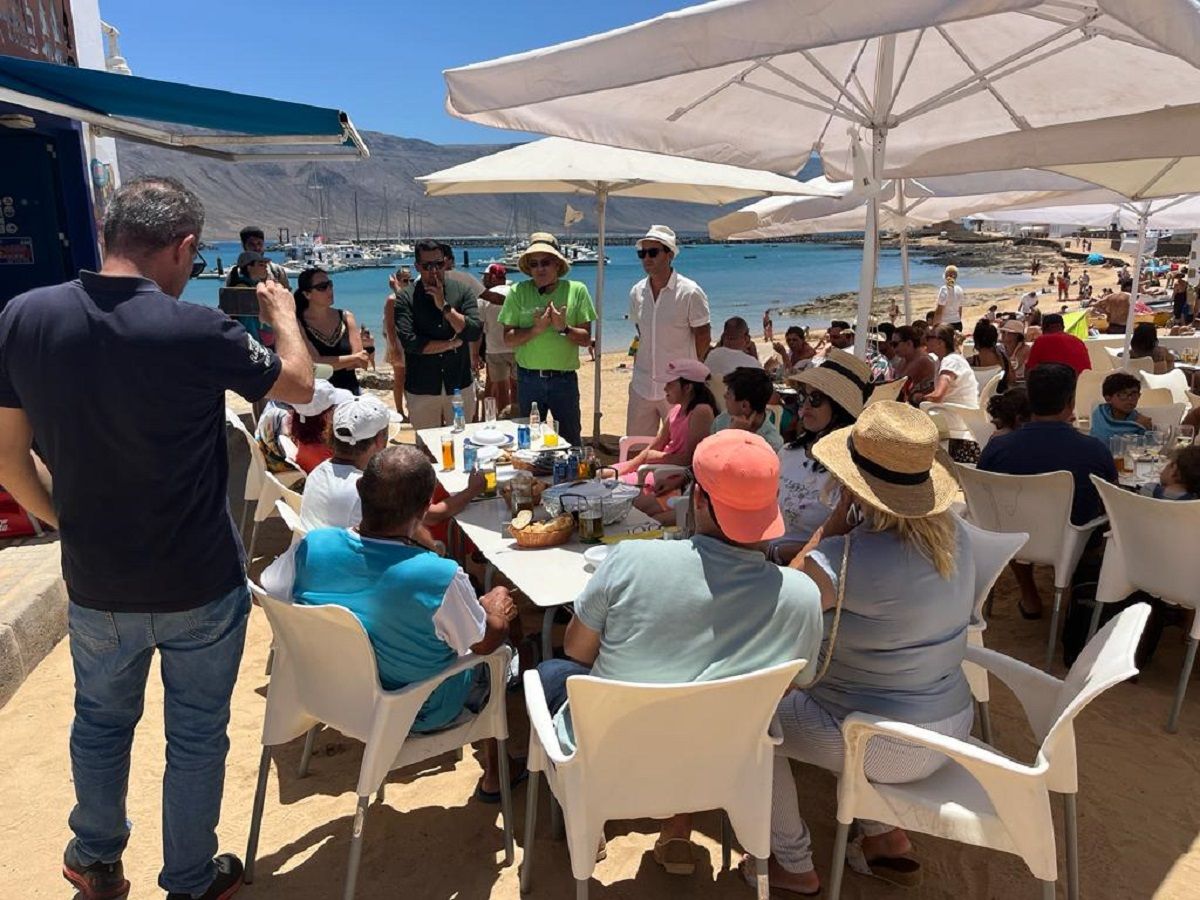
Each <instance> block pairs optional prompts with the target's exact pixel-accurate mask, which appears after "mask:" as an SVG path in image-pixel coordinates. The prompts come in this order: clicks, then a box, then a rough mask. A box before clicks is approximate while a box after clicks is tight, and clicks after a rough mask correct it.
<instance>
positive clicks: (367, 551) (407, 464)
mask: <svg viewBox="0 0 1200 900" xmlns="http://www.w3.org/2000/svg"><path fill="white" fill-rule="evenodd" d="M435 483H436V479H435V476H434V473H433V466H432V465H430V463H429V462H428V460H426V458H425V457H424V455H422V453H421V451H420V450H418V449H417V448H416V447H412V446H400V447H388V448H387V449H385V450H382V451H380V452H379V453H377V454H375V456H374V457H373V458H372V459H371V461H370V462H369V463H368V464H367V468H366V470H365V471H364V472H363V475H362V478H360V479H359V481H358V493H359V497H360V499H361V500H362V521H361V522H360V524H359V526H358V528H357V529H354V528H319V529H317V530H315V531H310V532H309V533H308V536H307V537H306V538H305V539H304V540H302V541H300V542H299V543H298V544H296V545H295V546H293V547H292V548H291V549H289V550H288V551H287V552H286V553H285V554H283V555H282V556H280V557H279V559H277V560H276V561H275V562H273V563H272V564H271V565H270V566H269V567H268V568H267V570H266V571H264V572H263V575H262V584H263V587H264V588H265V589H266V590H267V592H268V593H270V594H273V595H274V596H276V597H279V598H281V599H288V598H291V600H292V601H293V602H294V603H297V604H307V605H312V606H321V605H325V604H334V605H337V606H342V607H345V608H346V609H348V610H350V612H352V613H354V615H355V617H356V618H357V619H358V620H359V621H360V622H361V623H362V626H363V629H364V630H365V631H366V632H367V637H368V639H369V640H370V641H371V647H372V648H373V649H374V651H375V663H376V665H377V667H378V670H379V683H380V685H381V686H382V687H383V689H384V690H388V691H394V690H398V689H400V688H402V687H405V686H406V685H409V684H413V683H414V682H418V681H424V680H426V679H429V678H433V677H434V676H436V675H437V674H438V673H439V672H442V671H444V670H445V669H447V668H448V667H449V666H450V665H452V664H453V663H454V661H455V660H457V659H458V658H459V657H460V656H464V655H466V654H467V653H476V654H478V655H480V656H485V655H487V654H488V653H491V652H492V651H493V650H495V649H496V648H497V647H499V646H500V644H501V643H503V642H504V640H505V638H507V637H508V623H509V622H511V621H512V620H513V619H514V618H516V615H517V610H516V606H515V605H514V604H513V600H512V597H510V596H509V593H508V590H507V589H506V588H503V587H498V588H495V589H494V590H492V591H491V592H489V593H488V594H485V595H484V596H483V597H479V598H477V597H476V596H475V590H474V588H472V587H471V582H470V579H469V578H468V577H467V575H466V573H465V572H464V571H463V570H462V569H461V568H460V567H459V565H458V563H456V562H454V561H453V560H449V559H443V558H441V557H440V556H438V555H437V554H436V553H434V552H433V551H431V550H428V549H426V548H425V547H423V546H422V545H421V544H419V543H417V541H416V539H415V537H414V534H415V532H416V530H417V528H418V527H419V526H420V524H421V522H422V519H423V518H424V516H425V513H426V511H427V510H428V509H429V502H430V500H431V498H432V497H433V489H434V485H435ZM486 676H487V668H486V667H484V666H478V667H476V669H475V671H473V672H472V671H467V672H463V673H462V674H460V675H456V676H454V677H452V678H448V679H446V680H445V681H443V682H442V683H441V684H440V685H438V687H437V688H436V689H435V690H434V692H433V693H432V694H431V695H430V696H429V699H428V700H426V701H425V705H424V706H422V707H421V710H420V712H419V713H418V714H417V718H416V721H415V722H414V723H413V731H415V732H430V731H437V730H439V729H442V728H445V727H447V726H448V725H450V724H451V723H453V722H454V720H455V719H456V718H458V716H459V715H460V714H461V713H462V712H463V710H464V709H466V710H469V711H471V712H478V711H479V709H481V708H482V707H483V704H484V703H485V702H486V700H487V694H488V679H487V677H486ZM486 744H487V746H486V747H485V751H484V760H485V761H484V773H483V779H482V780H481V782H480V784H479V790H478V791H477V792H476V796H477V797H478V798H479V799H482V800H485V801H488V802H499V800H500V797H499V772H498V770H499V766H498V765H497V759H496V745H495V741H487V742H486ZM522 774H523V773H522Z"/></svg>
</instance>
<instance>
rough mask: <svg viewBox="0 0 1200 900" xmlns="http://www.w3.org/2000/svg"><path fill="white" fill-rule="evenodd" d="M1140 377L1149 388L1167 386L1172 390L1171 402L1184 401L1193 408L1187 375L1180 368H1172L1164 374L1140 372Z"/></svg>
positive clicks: (1183, 402)
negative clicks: (1189, 395)
mask: <svg viewBox="0 0 1200 900" xmlns="http://www.w3.org/2000/svg"><path fill="white" fill-rule="evenodd" d="M1138 378H1140V379H1141V382H1142V384H1144V385H1145V386H1146V387H1147V388H1148V389H1153V388H1166V389H1167V390H1168V391H1170V392H1171V399H1170V401H1169V402H1170V403H1182V404H1184V406H1185V407H1186V408H1189V409H1190V408H1191V402H1190V401H1189V400H1188V380H1187V376H1186V375H1184V374H1183V372H1181V371H1180V370H1179V369H1172V370H1171V371H1170V372H1167V373H1165V374H1163V375H1155V374H1154V373H1153V372H1138ZM1143 394H1144V392H1143ZM1143 399H1144V397H1143Z"/></svg>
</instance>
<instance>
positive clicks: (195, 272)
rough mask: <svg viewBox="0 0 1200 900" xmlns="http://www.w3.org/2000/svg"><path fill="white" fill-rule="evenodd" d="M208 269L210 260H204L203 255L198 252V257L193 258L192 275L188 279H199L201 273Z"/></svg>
mask: <svg viewBox="0 0 1200 900" xmlns="http://www.w3.org/2000/svg"><path fill="white" fill-rule="evenodd" d="M207 268H208V260H206V259H205V258H204V254H203V253H201V252H200V251H199V250H197V251H196V255H195V256H193V257H192V274H191V275H189V276H188V278H199V277H200V273H201V272H203V271H204V270H205V269H207Z"/></svg>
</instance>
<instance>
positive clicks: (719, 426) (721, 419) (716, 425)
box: [708, 412, 783, 453]
mask: <svg viewBox="0 0 1200 900" xmlns="http://www.w3.org/2000/svg"><path fill="white" fill-rule="evenodd" d="M731 418H732V417H731V416H730V415H729V413H727V412H723V413H721V414H720V415H719V416H717V417H716V418H715V419H713V423H712V427H711V428H710V429H709V430H708V433H709V434H716V433H717V432H718V431H724V430H725V429H726V428H729V427H730V426H729V422H730V420H731ZM754 433H755V434H757V435H758V436H759V437H761V438H762V439H763V440H764V441H766V442H767V443H768V444H770V445H771V449H772V450H774V451H775V452H776V453H778V452H779V451H780V450H782V449H783V435H781V434H780V433H779V429H778V428H776V427H775V426H774V425H772V424H771V420H770V419H763V423H762V427H760V428H759V429H758V431H756V432H754Z"/></svg>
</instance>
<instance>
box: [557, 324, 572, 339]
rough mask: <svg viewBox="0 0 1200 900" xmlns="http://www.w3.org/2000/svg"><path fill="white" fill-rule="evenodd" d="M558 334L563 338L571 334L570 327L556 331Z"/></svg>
mask: <svg viewBox="0 0 1200 900" xmlns="http://www.w3.org/2000/svg"><path fill="white" fill-rule="evenodd" d="M558 333H559V334H561V335H562V336H563V337H566V336H567V335H568V334H570V333H571V326H570V325H566V326H564V327H563V328H560V329H558Z"/></svg>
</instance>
